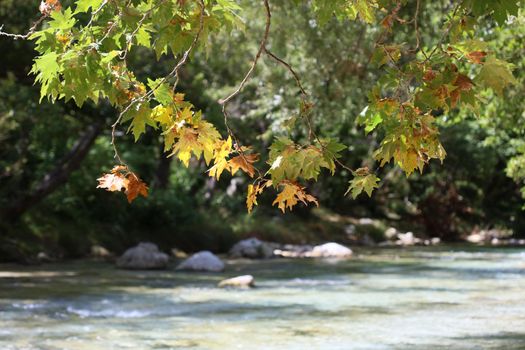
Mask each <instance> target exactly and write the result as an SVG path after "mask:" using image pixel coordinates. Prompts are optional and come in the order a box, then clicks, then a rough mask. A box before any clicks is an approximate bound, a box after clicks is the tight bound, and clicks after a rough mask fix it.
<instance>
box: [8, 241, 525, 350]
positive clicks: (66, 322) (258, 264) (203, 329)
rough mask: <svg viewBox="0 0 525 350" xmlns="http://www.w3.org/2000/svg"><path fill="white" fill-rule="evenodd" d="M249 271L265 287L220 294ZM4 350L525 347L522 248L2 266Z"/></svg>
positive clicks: (524, 283)
mask: <svg viewBox="0 0 525 350" xmlns="http://www.w3.org/2000/svg"><path fill="white" fill-rule="evenodd" d="M241 274H252V275H254V276H255V279H256V284H257V288H254V289H251V290H232V289H219V288H217V287H216V284H217V282H218V281H220V280H221V279H223V278H226V277H233V276H236V275H241ZM0 349H2V350H15V349H16V350H22V349H24V350H36V349H41V350H58V349H71V350H84V349H89V350H92V349H93V350H99V349H100V350H110V349H115V350H116V349H119V350H120V349H165V350H167V349H261V350H262V349H264V350H271V349H297V350H304V349H447V350H449V349H525V249H521V250H519V249H465V248H464V247H441V248H429V249H423V248H420V249H411V250H376V251H373V250H372V251H361V252H358V254H357V256H356V257H355V258H353V259H351V260H347V261H331V260H281V259H275V260H267V261H228V267H227V270H226V271H225V272H224V273H221V274H201V273H181V272H175V271H174V270H166V271H146V272H144V271H140V272H136V271H122V270H116V269H115V268H113V266H112V265H110V264H106V263H102V262H86V261H84V262H68V263H60V264H50V265H43V266H39V267H34V266H32V267H21V266H15V265H0Z"/></svg>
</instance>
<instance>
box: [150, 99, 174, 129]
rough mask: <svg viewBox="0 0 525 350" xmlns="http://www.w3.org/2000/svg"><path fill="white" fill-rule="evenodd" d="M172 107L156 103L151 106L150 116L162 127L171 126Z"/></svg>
mask: <svg viewBox="0 0 525 350" xmlns="http://www.w3.org/2000/svg"><path fill="white" fill-rule="evenodd" d="M172 116H173V108H171V107H164V106H162V105H158V106H156V107H155V108H153V113H152V118H153V120H155V121H156V122H158V123H159V124H161V125H162V126H163V127H164V128H166V127H171V126H172V125H173V117H172Z"/></svg>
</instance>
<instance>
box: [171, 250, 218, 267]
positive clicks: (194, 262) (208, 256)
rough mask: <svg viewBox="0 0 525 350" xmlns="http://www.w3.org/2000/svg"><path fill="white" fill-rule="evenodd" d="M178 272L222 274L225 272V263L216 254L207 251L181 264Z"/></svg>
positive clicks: (194, 255) (196, 254)
mask: <svg viewBox="0 0 525 350" xmlns="http://www.w3.org/2000/svg"><path fill="white" fill-rule="evenodd" d="M177 270H189V271H210V272H220V271H222V270H224V263H223V262H222V261H221V259H219V258H218V257H217V256H216V255H215V254H213V253H211V252H209V251H207V250H205V251H202V252H198V253H195V254H193V255H192V256H190V257H189V258H188V259H186V260H184V261H183V262H181V263H180V264H179V266H177Z"/></svg>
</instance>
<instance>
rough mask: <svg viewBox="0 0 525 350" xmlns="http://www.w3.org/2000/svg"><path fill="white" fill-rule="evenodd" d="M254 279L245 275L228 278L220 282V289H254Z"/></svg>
mask: <svg viewBox="0 0 525 350" xmlns="http://www.w3.org/2000/svg"><path fill="white" fill-rule="evenodd" d="M254 285H255V284H254V278H253V276H252V275H243V276H238V277H233V278H228V279H225V280H222V281H220V282H219V287H221V288H223V287H237V288H249V287H254Z"/></svg>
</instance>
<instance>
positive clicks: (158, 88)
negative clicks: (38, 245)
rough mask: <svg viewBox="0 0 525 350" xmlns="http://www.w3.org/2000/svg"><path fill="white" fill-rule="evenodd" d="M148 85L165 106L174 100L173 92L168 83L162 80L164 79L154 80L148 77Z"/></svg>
mask: <svg viewBox="0 0 525 350" xmlns="http://www.w3.org/2000/svg"><path fill="white" fill-rule="evenodd" d="M148 86H149V88H150V89H151V90H153V94H154V96H155V99H156V100H157V101H158V102H159V103H160V104H162V105H163V106H167V105H169V104H170V103H172V102H173V93H172V91H171V89H170V88H169V86H168V84H166V83H164V82H162V79H156V80H152V79H149V78H148Z"/></svg>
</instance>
